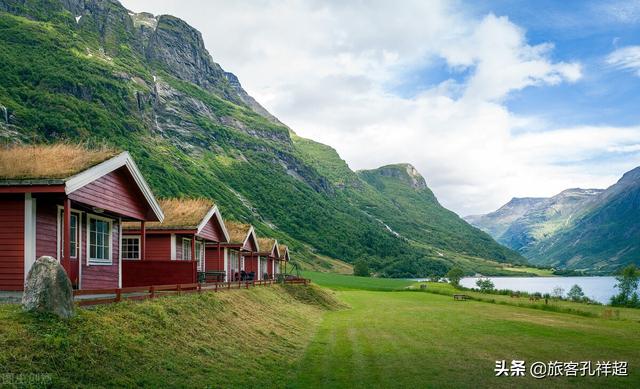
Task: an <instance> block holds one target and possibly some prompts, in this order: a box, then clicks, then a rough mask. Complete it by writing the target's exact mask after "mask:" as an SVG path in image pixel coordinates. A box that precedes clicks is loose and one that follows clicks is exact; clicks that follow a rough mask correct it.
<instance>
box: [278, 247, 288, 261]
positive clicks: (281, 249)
mask: <svg viewBox="0 0 640 389" xmlns="http://www.w3.org/2000/svg"><path fill="white" fill-rule="evenodd" d="M278 250H279V252H280V256H279V257H280V258H284V259H285V261H288V260H289V246H286V245H284V244H279V245H278Z"/></svg>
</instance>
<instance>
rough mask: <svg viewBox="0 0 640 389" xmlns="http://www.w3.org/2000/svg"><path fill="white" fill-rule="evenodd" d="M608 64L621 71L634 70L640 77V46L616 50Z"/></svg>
mask: <svg viewBox="0 0 640 389" xmlns="http://www.w3.org/2000/svg"><path fill="white" fill-rule="evenodd" d="M607 63H608V64H609V65H612V66H614V67H616V68H619V69H626V70H632V71H634V72H635V73H636V75H638V76H639V77H640V46H627V47H621V48H619V49H616V50H614V51H613V52H612V53H611V54H609V55H608V56H607Z"/></svg>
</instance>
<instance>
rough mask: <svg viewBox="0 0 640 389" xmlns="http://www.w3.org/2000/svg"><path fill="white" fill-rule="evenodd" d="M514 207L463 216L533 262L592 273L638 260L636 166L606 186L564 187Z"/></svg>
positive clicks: (639, 172) (639, 180)
mask: <svg viewBox="0 0 640 389" xmlns="http://www.w3.org/2000/svg"><path fill="white" fill-rule="evenodd" d="M504 207H506V205H505V206H503V207H501V208H500V209H499V210H501V209H503V208H504ZM519 211H520V213H519V214H515V213H511V214H509V215H508V217H509V218H510V219H509V220H506V219H505V218H503V219H496V218H495V217H494V216H495V215H496V212H498V211H495V212H492V213H489V214H487V215H479V216H468V217H466V218H465V219H466V220H467V221H468V222H470V223H471V224H473V225H475V226H476V227H478V228H481V229H482V230H484V231H487V232H489V233H491V235H492V236H493V237H494V238H495V239H496V240H497V241H498V242H500V243H502V244H504V245H506V246H507V247H510V248H512V249H514V250H516V251H518V252H520V253H521V254H522V255H524V256H525V257H527V258H528V259H529V261H530V262H531V263H533V264H537V265H541V266H553V267H560V268H566V269H570V270H580V271H586V272H591V273H597V274H609V273H612V272H615V271H616V270H617V269H619V268H621V267H623V266H625V265H627V264H629V263H635V264H640V226H638V223H637V220H640V219H639V218H640V167H637V168H635V169H632V170H630V171H628V172H626V173H624V175H623V176H622V177H621V178H620V179H619V180H618V181H617V182H616V183H615V184H613V185H611V186H610V187H608V188H607V189H580V188H571V189H566V190H564V191H562V192H560V193H558V194H557V195H555V196H553V197H550V198H544V199H542V200H540V201H538V202H537V203H535V204H528V205H527V206H525V207H524V209H520V210H519Z"/></svg>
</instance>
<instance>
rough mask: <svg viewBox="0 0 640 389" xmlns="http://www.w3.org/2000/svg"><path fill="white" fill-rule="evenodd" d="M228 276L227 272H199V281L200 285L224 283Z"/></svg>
mask: <svg viewBox="0 0 640 389" xmlns="http://www.w3.org/2000/svg"><path fill="white" fill-rule="evenodd" d="M226 274H227V273H226V272H225V271H205V272H198V281H199V282H200V283H208V282H224V278H225V275H226Z"/></svg>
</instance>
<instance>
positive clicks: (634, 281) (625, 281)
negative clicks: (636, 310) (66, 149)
mask: <svg viewBox="0 0 640 389" xmlns="http://www.w3.org/2000/svg"><path fill="white" fill-rule="evenodd" d="M639 280H640V270H639V269H638V268H637V267H636V265H633V264H631V265H629V266H627V267H625V268H624V269H622V270H620V271H619V272H618V276H617V277H616V281H618V283H617V284H616V288H618V290H619V291H620V292H619V293H618V294H617V295H615V296H613V297H612V298H611V305H614V306H627V307H639V306H640V303H639V302H638V301H639V298H638V281H639Z"/></svg>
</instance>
